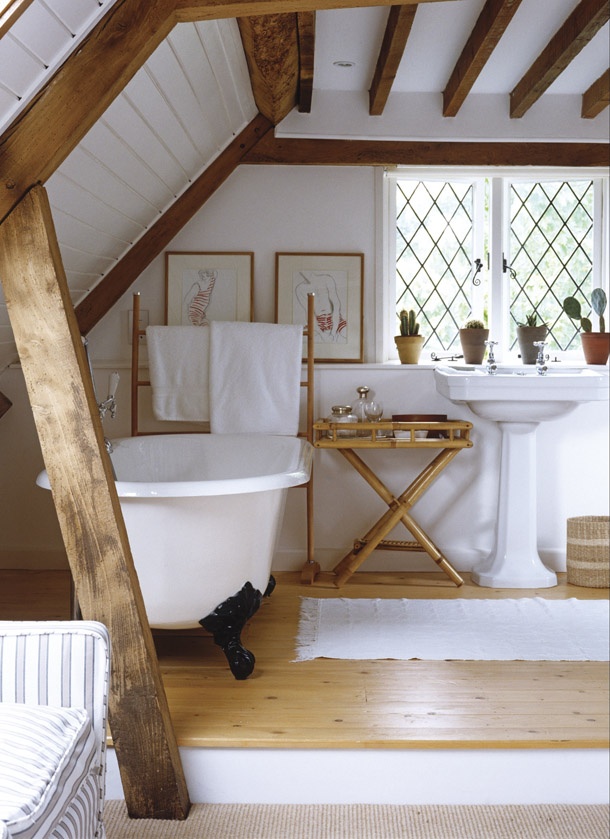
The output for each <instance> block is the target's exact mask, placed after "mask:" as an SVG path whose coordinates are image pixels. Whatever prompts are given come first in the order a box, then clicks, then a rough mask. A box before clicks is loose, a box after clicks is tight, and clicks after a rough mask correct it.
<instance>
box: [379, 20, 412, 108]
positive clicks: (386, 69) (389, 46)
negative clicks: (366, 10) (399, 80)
mask: <svg viewBox="0 0 610 839" xmlns="http://www.w3.org/2000/svg"><path fill="white" fill-rule="evenodd" d="M416 11H417V6H392V7H391V8H390V13H389V15H388V21H387V23H386V27H385V32H384V34H383V41H382V43H381V49H380V51H379V56H378V58H377V64H376V66H375V72H374V73H373V81H372V82H371V88H370V90H369V114H370V115H371V116H380V115H381V114H382V113H383V109H384V108H385V106H386V102H387V101H388V96H389V95H390V90H391V89H392V84H393V83H394V79H395V78H396V73H397V72H398V67H399V65H400V61H401V59H402V56H403V53H404V51H405V47H406V46H407V40H408V38H409V34H410V32H411V27H412V26H413V21H414V20H415V12H416Z"/></svg>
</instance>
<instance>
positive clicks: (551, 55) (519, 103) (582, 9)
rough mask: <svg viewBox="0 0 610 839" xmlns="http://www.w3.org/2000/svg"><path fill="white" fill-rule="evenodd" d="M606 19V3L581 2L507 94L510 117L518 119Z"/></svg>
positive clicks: (608, 8) (609, 5)
mask: <svg viewBox="0 0 610 839" xmlns="http://www.w3.org/2000/svg"><path fill="white" fill-rule="evenodd" d="M609 17H610V2H609V1H608V0H581V2H580V3H579V4H578V6H577V7H576V8H575V9H574V11H573V12H572V14H571V15H570V16H569V17H568V18H567V20H566V21H565V23H564V24H563V26H561V27H560V29H558V30H557V32H556V33H555V35H553V37H552V38H551V40H550V41H549V43H548V44H547V46H546V47H545V49H544V50H543V51H542V52H541V53H540V55H539V56H538V58H537V59H536V61H534V63H533V64H532V66H531V67H530V68H529V70H528V71H527V72H526V73H525V75H524V76H523V78H522V79H521V81H519V83H518V84H517V85H516V87H515V88H514V89H513V91H512V92H511V94H510V115H511V117H512V118H513V119H514V118H518V117H522V116H523V115H524V114H525V113H526V112H527V111H528V110H529V109H530V108H531V107H532V105H533V104H534V103H535V102H537V101H538V99H539V98H540V97H541V96H542V94H543V93H544V92H545V90H547V89H548V88H549V87H550V86H551V84H552V83H553V82H554V81H555V79H556V78H558V77H559V76H560V75H561V73H562V72H563V71H564V70H565V68H566V67H567V66H568V64H569V63H570V62H571V61H572V60H573V59H574V58H576V56H577V55H578V53H579V52H580V51H581V50H582V49H583V47H585V46H586V45H587V44H588V43H589V41H590V40H591V39H592V38H593V36H594V35H596V34H597V32H599V30H600V29H601V28H602V26H603V25H604V24H605V23H606V22H607V20H608V18H609Z"/></svg>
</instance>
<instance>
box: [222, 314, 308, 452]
mask: <svg viewBox="0 0 610 839" xmlns="http://www.w3.org/2000/svg"><path fill="white" fill-rule="evenodd" d="M302 354H303V327H302V326H299V325H292V324H276V323H233V322H230V323H229V322H223V321H212V323H211V324H210V430H211V432H212V433H213V434H231V433H242V432H247V431H252V432H255V433H261V434H286V435H292V436H295V435H296V434H298V430H299V405H300V387H301V359H302Z"/></svg>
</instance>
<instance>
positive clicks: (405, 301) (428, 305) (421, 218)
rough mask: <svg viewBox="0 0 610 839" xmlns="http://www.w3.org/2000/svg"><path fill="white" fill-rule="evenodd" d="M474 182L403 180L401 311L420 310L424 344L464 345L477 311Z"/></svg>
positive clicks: (399, 202) (399, 207)
mask: <svg viewBox="0 0 610 839" xmlns="http://www.w3.org/2000/svg"><path fill="white" fill-rule="evenodd" d="M474 193H475V189H474V185H473V183H472V182H460V181H458V182H446V181H418V180H402V179H400V180H398V181H397V184H396V313H397V315H398V313H399V312H400V310H401V309H415V312H416V315H417V319H418V321H419V323H420V333H421V334H423V335H424V336H425V338H426V342H425V346H427V347H428V348H429V349H434V350H439V349H440V350H450V349H451V350H455V349H456V348H458V347H459V328H460V326H461V325H462V324H463V322H464V321H466V320H467V319H468V316H469V314H470V313H471V311H472V299H471V289H472V279H473V263H474V227H473V220H474Z"/></svg>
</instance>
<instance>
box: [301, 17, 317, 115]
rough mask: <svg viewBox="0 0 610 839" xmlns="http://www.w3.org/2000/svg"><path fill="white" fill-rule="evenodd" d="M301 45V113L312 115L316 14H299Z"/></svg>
mask: <svg viewBox="0 0 610 839" xmlns="http://www.w3.org/2000/svg"><path fill="white" fill-rule="evenodd" d="M297 35H298V43H299V113H301V114H309V113H311V100H312V97H313V72H314V55H315V47H316V13H315V12H299V13H298V14H297Z"/></svg>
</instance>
